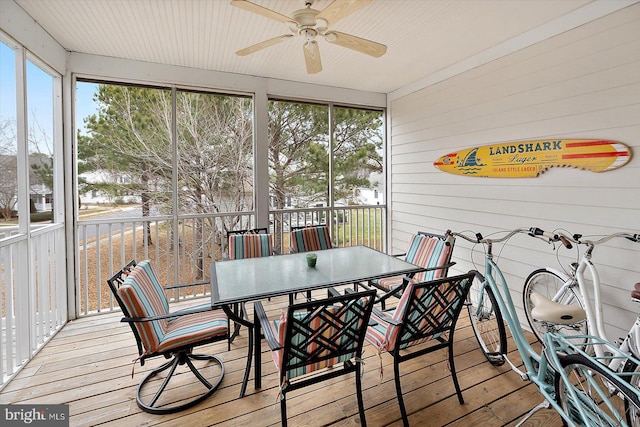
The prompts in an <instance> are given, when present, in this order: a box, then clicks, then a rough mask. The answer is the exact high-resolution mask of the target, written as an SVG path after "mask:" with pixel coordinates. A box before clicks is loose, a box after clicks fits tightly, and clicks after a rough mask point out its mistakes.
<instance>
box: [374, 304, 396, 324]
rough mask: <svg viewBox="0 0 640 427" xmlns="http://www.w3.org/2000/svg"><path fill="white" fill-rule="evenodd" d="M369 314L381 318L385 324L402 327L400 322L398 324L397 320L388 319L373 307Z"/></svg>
mask: <svg viewBox="0 0 640 427" xmlns="http://www.w3.org/2000/svg"><path fill="white" fill-rule="evenodd" d="M371 312H372V313H373V314H375V315H376V316H378V317H379V318H381V319H382V320H384V321H385V322H387V323H390V324H392V325H394V326H398V325H402V322H398V321H397V320H395V319H393V318H391V317H389V315H388V314H387V313H385V312H384V311H382V310H380V309H379V308H377V307H373V308H372V311H371Z"/></svg>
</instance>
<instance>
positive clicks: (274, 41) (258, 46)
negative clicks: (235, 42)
mask: <svg viewBox="0 0 640 427" xmlns="http://www.w3.org/2000/svg"><path fill="white" fill-rule="evenodd" d="M289 37H293V34H283V35H281V36H278V37H274V38H272V39H269V40H265V41H263V42H260V43H256V44H254V45H252V46H249V47H245V48H244V49H240V50H239V51H237V52H236V55H238V56H246V55H249V54H251V53H254V52H257V51H259V50H261V49H264V48H266V47H269V46H273V45H274V44H278V43H280V42H281V41H283V40H284V39H287V38H289Z"/></svg>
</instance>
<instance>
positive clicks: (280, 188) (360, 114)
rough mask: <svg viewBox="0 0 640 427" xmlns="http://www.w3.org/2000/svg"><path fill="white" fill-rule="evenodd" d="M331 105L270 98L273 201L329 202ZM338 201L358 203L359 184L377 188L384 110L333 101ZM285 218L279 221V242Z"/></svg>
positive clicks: (276, 223) (308, 204) (279, 203)
mask: <svg viewBox="0 0 640 427" xmlns="http://www.w3.org/2000/svg"><path fill="white" fill-rule="evenodd" d="M329 108H330V107H328V106H323V105H316V104H305V103H298V102H288V101H271V102H270V103H269V167H270V192H271V196H272V200H273V202H272V203H273V206H274V207H275V208H276V209H284V208H285V207H286V206H287V202H288V200H292V201H293V203H294V204H295V205H296V207H302V208H307V207H312V206H315V205H317V204H322V205H328V204H329V185H330V183H331V176H330V170H329V146H330V144H329V139H330V135H329ZM331 108H332V115H331V116H332V117H333V121H334V125H333V141H332V147H333V152H332V156H333V168H332V175H333V199H334V201H333V203H335V202H336V201H340V200H342V201H346V202H347V203H356V202H357V200H356V199H355V195H356V190H358V189H362V188H371V187H372V186H373V185H374V183H372V182H371V181H370V176H371V175H372V174H374V173H380V172H382V156H381V151H382V143H383V137H382V126H383V122H382V113H381V112H380V111H373V110H363V109H355V108H344V107H331ZM282 220H283V218H282V217H280V216H278V215H276V217H275V221H274V227H275V232H276V233H275V235H276V246H279V245H280V244H281V242H279V241H278V240H277V239H279V237H280V235H281V233H280V231H281V230H282Z"/></svg>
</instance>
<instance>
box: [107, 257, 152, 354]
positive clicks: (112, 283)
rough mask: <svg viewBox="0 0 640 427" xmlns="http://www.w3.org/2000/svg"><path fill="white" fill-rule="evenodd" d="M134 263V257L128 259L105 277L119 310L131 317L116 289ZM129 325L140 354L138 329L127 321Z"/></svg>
mask: <svg viewBox="0 0 640 427" xmlns="http://www.w3.org/2000/svg"><path fill="white" fill-rule="evenodd" d="M136 264H137V263H136V260H135V259H134V260H131V261H129V262H128V263H127V265H125V266H124V267H122V268H121V269H120V270H119V271H118V272H117V273H115V274H114V275H113V276H111V278H110V279H107V284H108V285H109V289H111V294H112V295H113V297H114V298H115V300H116V302H117V303H118V306H119V307H120V310H122V314H123V315H124V316H125V317H131V315H130V314H129V311H128V310H127V306H125V305H124V303H123V302H122V298H120V295H119V294H118V289H119V288H120V286H122V284H123V283H124V281H125V279H126V278H127V277H128V276H129V274H131V271H133V268H134V267H135V266H136ZM129 326H130V327H131V331H132V332H133V335H134V336H135V338H136V344H137V345H138V354H142V352H143V349H142V341H141V340H140V336H139V335H138V330H137V329H136V328H135V326H134V325H133V323H129Z"/></svg>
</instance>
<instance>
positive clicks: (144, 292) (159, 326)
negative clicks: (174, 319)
mask: <svg viewBox="0 0 640 427" xmlns="http://www.w3.org/2000/svg"><path fill="white" fill-rule="evenodd" d="M118 296H120V299H122V302H123V304H124V305H125V307H126V309H127V311H128V312H129V315H131V317H154V316H161V315H164V314H167V313H169V302H168V301H167V298H166V295H165V293H164V290H163V289H162V286H161V285H160V283H159V282H158V279H157V276H156V274H155V272H154V270H153V267H152V266H151V263H149V261H141V262H139V263H138V265H136V266H135V268H134V269H133V271H131V273H130V274H129V275H128V276H127V278H126V279H125V280H124V282H123V283H122V285H121V286H120V287H119V288H118ZM168 322H169V321H168V320H167V319H161V320H156V321H152V322H138V323H134V326H135V327H136V329H137V330H138V334H139V335H140V339H141V340H142V344H143V346H144V348H145V351H146V352H148V353H149V352H151V353H152V352H154V351H155V349H156V348H158V346H159V345H160V342H161V341H162V340H163V339H164V333H165V332H164V331H165V330H166V329H167V324H168Z"/></svg>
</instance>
